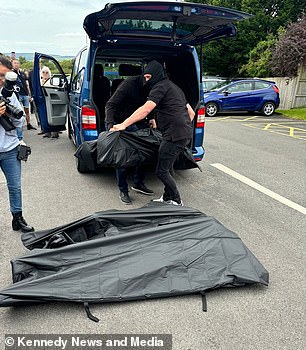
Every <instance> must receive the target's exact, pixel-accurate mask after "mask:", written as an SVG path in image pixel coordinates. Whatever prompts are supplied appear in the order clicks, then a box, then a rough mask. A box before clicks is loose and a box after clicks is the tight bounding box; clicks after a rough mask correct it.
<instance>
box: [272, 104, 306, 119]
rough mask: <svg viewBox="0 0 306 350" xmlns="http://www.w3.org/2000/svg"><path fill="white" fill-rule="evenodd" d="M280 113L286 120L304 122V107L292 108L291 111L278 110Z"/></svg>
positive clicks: (305, 108)
mask: <svg viewBox="0 0 306 350" xmlns="http://www.w3.org/2000/svg"><path fill="white" fill-rule="evenodd" d="M277 113H280V114H282V115H284V116H286V117H288V118H292V119H299V120H306V107H301V108H292V109H278V110H277Z"/></svg>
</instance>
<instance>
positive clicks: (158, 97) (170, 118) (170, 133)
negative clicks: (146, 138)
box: [148, 79, 193, 142]
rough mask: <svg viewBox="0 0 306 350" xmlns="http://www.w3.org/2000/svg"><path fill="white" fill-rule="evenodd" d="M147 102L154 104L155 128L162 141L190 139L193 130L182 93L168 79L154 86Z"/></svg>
mask: <svg viewBox="0 0 306 350" xmlns="http://www.w3.org/2000/svg"><path fill="white" fill-rule="evenodd" d="M148 101H152V102H154V103H156V105H157V106H156V107H155V110H156V118H157V127H158V129H159V130H160V131H161V133H162V135H163V139H164V140H168V141H173V142H175V141H178V140H183V139H190V138H192V134H193V128H192V122H191V120H190V117H189V114H188V110H187V107H186V105H187V101H186V97H185V95H184V92H183V91H182V90H181V89H180V88H179V87H178V86H177V85H175V84H174V83H173V82H172V81H170V80H169V79H164V80H162V81H160V82H159V83H157V84H155V85H154V86H153V88H152V90H151V91H150V94H149V96H148Z"/></svg>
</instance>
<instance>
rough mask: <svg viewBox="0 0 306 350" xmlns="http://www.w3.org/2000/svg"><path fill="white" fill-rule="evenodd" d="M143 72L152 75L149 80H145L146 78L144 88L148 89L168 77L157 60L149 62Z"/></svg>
mask: <svg viewBox="0 0 306 350" xmlns="http://www.w3.org/2000/svg"><path fill="white" fill-rule="evenodd" d="M143 74H151V75H152V77H151V79H150V80H149V81H145V79H144V88H145V89H148V90H151V89H152V87H153V86H154V85H155V84H157V83H159V82H160V81H162V80H164V79H166V78H167V76H166V73H165V71H164V68H163V66H162V65H161V64H160V63H159V62H157V61H151V62H149V63H148V65H147V66H146V68H145V69H144V72H143Z"/></svg>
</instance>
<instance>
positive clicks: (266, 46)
mask: <svg viewBox="0 0 306 350" xmlns="http://www.w3.org/2000/svg"><path fill="white" fill-rule="evenodd" d="M276 40H277V39H276V37H275V36H274V35H273V34H269V35H268V37H267V39H266V40H261V41H259V43H258V44H257V45H256V46H255V47H254V49H252V50H251V51H250V53H249V61H248V63H246V64H244V65H243V66H242V67H241V68H240V69H239V74H240V75H247V76H249V77H268V76H271V73H272V71H271V64H270V63H271V56H272V51H273V49H274V46H275V43H276Z"/></svg>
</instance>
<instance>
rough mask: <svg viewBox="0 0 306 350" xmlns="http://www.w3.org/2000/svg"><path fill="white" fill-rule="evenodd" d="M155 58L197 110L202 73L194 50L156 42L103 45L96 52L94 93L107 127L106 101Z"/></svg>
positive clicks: (100, 123) (100, 124) (101, 124)
mask: <svg viewBox="0 0 306 350" xmlns="http://www.w3.org/2000/svg"><path fill="white" fill-rule="evenodd" d="M152 59H154V60H157V61H159V62H160V63H161V64H162V65H163V66H164V68H165V70H166V72H167V75H168V77H169V79H170V80H172V81H173V82H174V83H175V84H176V85H178V86H179V87H180V88H181V89H182V90H183V91H184V93H185V96H186V99H187V101H188V103H189V104H190V105H191V106H192V108H193V109H194V110H196V109H197V108H198V103H199V99H200V91H199V77H198V73H197V67H196V63H195V58H194V56H193V54H192V52H191V50H188V49H187V48H186V50H183V49H182V48H181V47H175V46H173V47H169V46H168V47H164V49H161V47H160V45H159V46H156V49H154V47H152V46H148V47H144V46H142V47H141V48H139V47H135V48H133V47H131V45H128V46H127V45H126V46H124V45H122V46H116V48H115V49H114V47H109V48H105V47H103V48H100V49H98V50H97V52H96V56H95V64H94V66H93V72H92V79H91V81H92V94H93V95H92V97H93V101H94V103H95V105H96V108H97V110H98V114H99V120H98V125H99V126H100V129H101V130H103V129H104V119H105V105H106V103H107V101H108V99H109V98H110V97H111V96H112V95H113V94H114V92H115V91H116V89H117V87H118V86H119V84H120V83H121V82H122V81H123V80H124V79H126V78H128V77H130V76H135V75H140V74H142V72H143V70H144V67H145V65H146V64H147V63H148V62H149V61H151V60H152Z"/></svg>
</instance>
